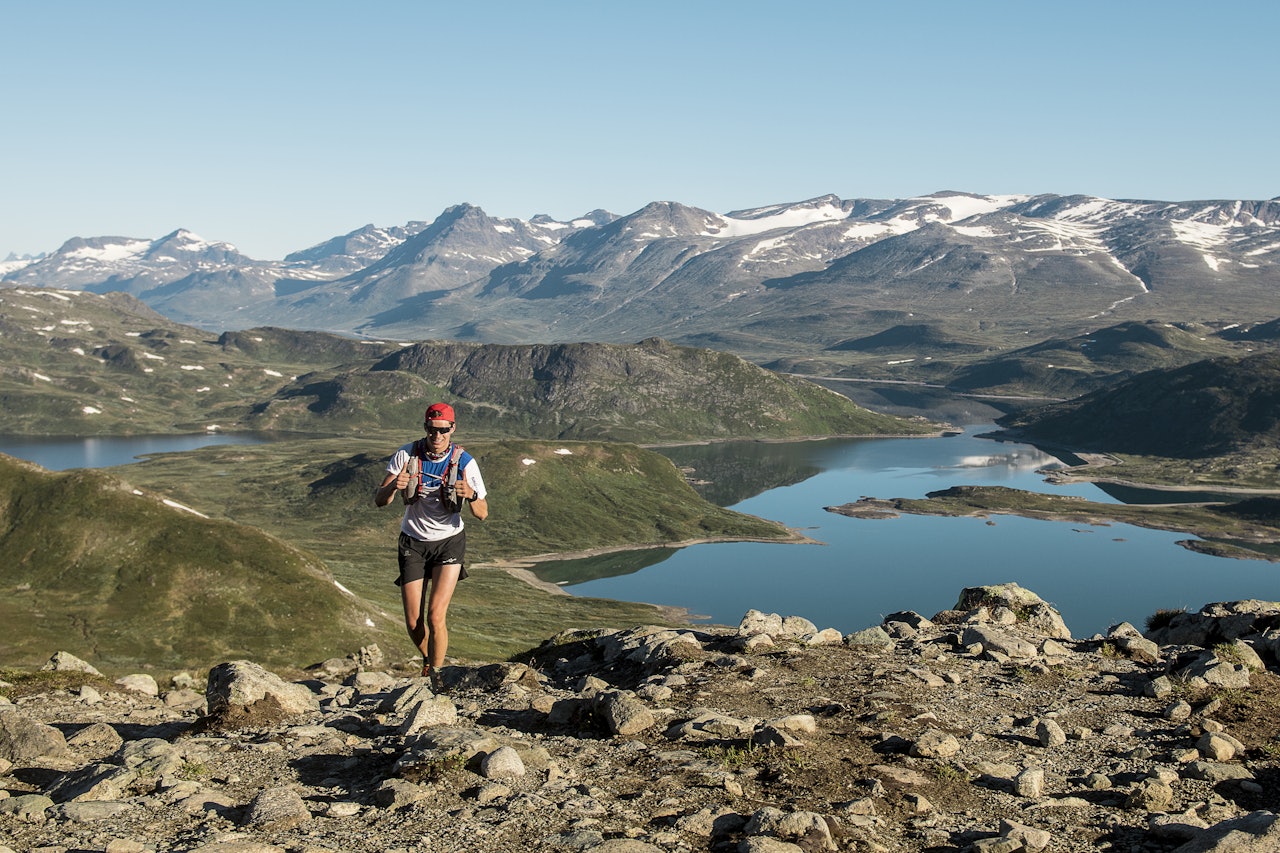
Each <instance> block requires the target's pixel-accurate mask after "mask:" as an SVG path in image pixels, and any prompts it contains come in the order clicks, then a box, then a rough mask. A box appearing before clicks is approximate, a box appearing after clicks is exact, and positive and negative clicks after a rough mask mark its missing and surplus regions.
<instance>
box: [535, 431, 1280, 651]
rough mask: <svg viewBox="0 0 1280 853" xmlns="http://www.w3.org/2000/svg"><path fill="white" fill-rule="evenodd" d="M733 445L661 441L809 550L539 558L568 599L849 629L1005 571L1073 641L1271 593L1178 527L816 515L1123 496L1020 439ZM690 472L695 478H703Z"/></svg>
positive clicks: (925, 608)
mask: <svg viewBox="0 0 1280 853" xmlns="http://www.w3.org/2000/svg"><path fill="white" fill-rule="evenodd" d="M989 429H990V426H989V425H987V426H976V427H971V428H969V429H967V430H966V432H965V433H964V434H963V435H960V436H954V437H948V438H931V439H843V440H831V441H822V442H796V443H787V444H772V443H765V442H739V443H731V444H716V445H710V446H690V447H679V448H671V449H667V450H664V451H663V452H664V453H665V454H667V455H668V456H670V457H671V458H672V459H673V461H675V463H676V464H677V465H678V466H679V467H681V468H684V469H686V470H687V472H688V474H689V476H690V477H691V478H692V479H693V480H694V481H695V483H697V485H696V486H695V487H696V488H698V489H699V491H700V492H702V494H704V496H706V497H708V499H710V500H715V501H716V502H718V503H722V504H724V505H728V506H732V507H733V508H734V509H735V510H738V511H739V512H745V513H750V514H753V515H758V516H762V517H764V518H770V519H773V520H776V521H779V522H782V523H783V524H786V525H787V526H788V527H793V528H800V529H802V530H803V532H804V533H805V534H806V535H808V536H810V537H812V538H813V539H816V540H819V541H820V542H822V543H824V544H822V545H781V544H760V543H725V544H711V545H697V546H693V547H690V548H685V549H680V550H671V549H653V550H646V551H640V552H628V553H626V554H623V555H619V554H612V555H606V556H603V557H598V558H592V559H586V560H573V561H561V562H557V563H546V564H541V565H539V566H538V568H537V573H538V575H539V576H540V577H543V578H545V579H547V580H551V581H553V582H556V583H561V584H564V585H565V586H566V587H567V589H568V590H569V591H570V592H572V593H573V594H575V595H584V596H596V597H602V598H612V599H620V600H624V601H643V602H649V603H653V604H664V605H671V606H676V607H683V608H685V609H687V610H689V611H690V612H691V613H694V614H697V615H699V616H702V617H705V618H707V619H708V620H710V621H711V622H714V623H716V624H729V625H736V624H737V623H738V621H739V620H740V619H741V618H742V615H743V614H744V613H745V612H746V611H747V610H749V609H757V610H764V611H766V612H775V613H780V614H782V615H784V616H786V615H798V616H804V617H806V618H808V619H810V620H812V621H813V622H815V623H817V625H818V627H820V628H825V627H833V628H837V629H839V630H841V631H843V632H846V633H847V632H850V631H854V630H859V629H861V628H865V627H868V626H870V625H874V624H878V623H879V622H880V621H881V619H882V618H883V617H884V616H885V615H887V614H889V613H893V612H895V611H899V610H915V611H918V612H920V613H923V614H924V615H926V616H931V615H933V614H934V613H935V612H937V611H939V610H943V609H947V608H950V607H951V606H953V605H954V604H955V603H956V599H957V597H958V595H959V593H960V590H961V589H963V588H964V587H967V586H977V585H981V584H991V583H1003V582H1006V581H1016V582H1018V583H1019V584H1021V585H1022V586H1024V587H1026V588H1028V589H1031V590H1033V591H1034V592H1036V593H1038V594H1039V595H1040V596H1041V597H1043V598H1045V599H1046V600H1048V601H1050V602H1051V603H1053V604H1054V605H1055V606H1057V607H1058V609H1059V610H1060V611H1061V612H1062V614H1063V618H1064V619H1065V620H1066V623H1067V626H1068V627H1069V628H1070V629H1071V631H1072V633H1073V634H1074V635H1075V636H1089V635H1091V634H1093V633H1095V632H1103V631H1105V630H1106V629H1107V627H1108V626H1110V625H1112V624H1114V623H1116V622H1120V621H1129V622H1133V623H1134V624H1136V625H1138V626H1139V627H1141V626H1142V623H1143V621H1144V620H1145V619H1146V617H1147V616H1149V615H1150V614H1152V613H1154V612H1155V611H1156V610H1158V609H1161V608H1180V607H1187V608H1191V609H1193V610H1194V609H1199V608H1200V606H1201V605H1203V604H1205V603H1207V602H1210V601H1227V600H1236V599H1244V598H1261V599H1268V600H1276V599H1280V572H1277V571H1276V567H1275V566H1273V565H1271V564H1269V563H1266V562H1263V561H1257V560H1230V559H1223V558H1219V557H1210V556H1206V555H1203V554H1197V553H1194V552H1192V551H1188V550H1186V549H1185V548H1182V547H1180V546H1178V545H1177V544H1175V543H1176V542H1178V541H1179V540H1184V539H1189V538H1193V537H1190V536H1188V535H1187V534H1182V533H1170V532H1164V531H1158V530H1146V529H1143V528H1139V527H1133V526H1130V525H1123V524H1116V525H1111V526H1104V525H1083V524H1080V523H1078V522H1072V523H1067V522H1053V521H1037V520H1032V519H1023V518H1016V517H1013V516H993V517H992V519H991V520H990V521H987V520H985V519H975V518H934V517H927V516H903V517H901V518H897V519H888V520H866V519H853V518H847V517H845V516H840V515H836V514H834V513H829V512H826V511H824V510H823V507H825V506H835V505H839V504H843V503H848V502H850V501H854V500H857V499H858V498H859V497H862V496H871V497H881V498H893V497H923V496H924V495H925V494H926V493H927V492H931V491H935V490H938V489H944V488H947V487H949V486H954V485H1001V486H1008V487H1010V488H1017V489H1027V490H1032V491H1041V492H1046V493H1050V494H1058V495H1079V496H1082V497H1085V498H1087V499H1089V500H1092V501H1097V502H1102V503H1117V502H1120V501H1119V500H1118V499H1117V498H1116V497H1113V496H1112V495H1110V494H1108V493H1107V492H1105V491H1103V490H1102V489H1100V488H1098V487H1096V486H1094V485H1092V484H1074V485H1071V486H1067V487H1061V486H1053V485H1049V484H1047V483H1045V482H1044V478H1043V476H1042V475H1040V474H1037V473H1036V471H1037V469H1039V468H1042V467H1045V466H1049V465H1053V464H1055V463H1056V462H1057V460H1055V459H1054V458H1053V457H1051V456H1048V455H1046V454H1044V453H1042V452H1041V451H1039V450H1037V449H1035V448H1033V447H1030V446H1027V445H1020V444H1011V443H997V442H993V441H990V440H986V439H979V438H977V437H976V436H977V434H979V433H982V432H984V431H987V430H989ZM700 481H707V482H705V483H702V482H700Z"/></svg>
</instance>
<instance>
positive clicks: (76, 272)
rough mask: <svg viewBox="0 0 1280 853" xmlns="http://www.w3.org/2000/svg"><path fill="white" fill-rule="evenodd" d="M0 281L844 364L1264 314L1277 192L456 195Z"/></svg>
mask: <svg viewBox="0 0 1280 853" xmlns="http://www.w3.org/2000/svg"><path fill="white" fill-rule="evenodd" d="M5 268H6V269H8V270H9V271H8V272H6V273H5V274H4V276H3V279H2V280H0V281H2V282H3V284H4V285H7V286H15V287H43V288H57V289H68V290H89V291H93V292H97V293H105V292H108V291H123V292H126V293H129V294H132V295H134V296H136V297H137V298H138V299H140V300H141V301H143V302H144V303H146V304H147V305H149V306H150V307H151V308H153V309H155V310H156V311H158V312H160V313H162V314H164V315H166V316H168V317H170V318H171V319H174V320H177V321H179V322H183V323H189V324H192V325H196V326H200V327H202V328H206V329H214V330H221V329H244V328H249V327H253V326H263V325H273V326H282V327H288V328H295V329H313V330H327V331H335V332H341V333H345V334H355V335H361V336H369V337H395V338H401V339H410V340H424V339H431V338H438V339H449V340H457V341H473V342H487V343H526V344H528V343H553V342H567V341H599V342H625V343H632V342H635V341H638V340H641V339H643V338H648V337H652V336H659V337H662V338H665V339H669V340H672V341H675V342H679V343H684V344H690V345H696V346H705V347H710V348H714V349H720V350H729V351H732V352H736V353H738V354H740V355H744V356H746V357H749V358H753V359H754V360H757V361H767V360H768V359H770V358H779V357H794V356H796V355H797V354H811V355H816V356H818V357H820V358H822V359H827V360H831V361H833V362H836V363H838V362H839V361H840V360H841V359H842V358H847V357H851V356H850V354H853V353H856V352H858V351H859V349H858V344H857V342H858V341H860V340H863V339H866V338H870V337H872V336H875V335H883V334H887V335H889V336H890V337H893V336H895V335H896V336H903V335H906V336H908V337H909V336H910V335H911V334H916V333H919V330H920V329H922V328H923V329H932V330H935V332H936V334H937V335H939V336H940V340H941V341H942V342H943V343H944V344H945V343H947V342H951V341H954V342H956V346H957V347H959V348H960V349H962V350H964V349H966V348H968V349H969V350H971V351H977V352H980V351H985V350H991V349H1007V348H1013V347H1017V346H1025V345H1027V344H1033V343H1037V342H1039V341H1041V340H1044V339H1046V338H1049V337H1052V336H1070V335H1075V334H1083V333H1087V332H1090V331H1092V330H1094V329H1097V328H1099V327H1102V326H1106V325H1110V324H1114V323H1120V322H1125V321H1148V320H1160V321H1169V322H1207V323H1219V324H1220V325H1222V326H1226V325H1229V324H1233V323H1256V322H1261V321H1264V320H1272V319H1274V318H1275V316H1276V315H1277V313H1280V312H1278V311H1277V308H1276V306H1277V304H1280V300H1277V298H1276V296H1277V287H1278V285H1280V200H1277V199H1272V200H1269V201H1246V200H1219V201H1193V202H1167V201H1126V200H1110V199H1101V198H1095V197H1091V196H1082V195H1071V196H1060V195H1034V196H1032V195H999V196H997V195H976V194H971V193H962V192H938V193H934V194H931V195H928V196H922V197H918V198H911V199H841V198H838V197H837V196H834V195H828V196H822V197H819V198H815V199H809V200H807V201H801V202H795V203H787V204H777V205H770V206H766V207H759V208H753V209H747V210H738V211H733V212H730V213H727V214H719V213H713V212H710V211H707V210H702V209H699V208H696V207H690V206H686V205H683V204H679V203H676V202H654V203H651V204H649V205H646V206H645V207H643V208H641V209H640V210H637V211H635V212H634V213H631V214H628V215H625V216H618V215H615V214H612V213H609V212H606V211H602V210H597V211H592V212H591V213H588V214H585V215H584V216H582V217H579V218H577V219H573V220H570V221H557V220H554V219H552V218H550V217H547V216H535V217H533V218H532V219H529V220H521V219H498V218H494V217H491V216H489V215H488V214H486V213H485V212H484V211H483V210H481V209H480V208H478V207H474V206H472V205H469V204H459V205H456V206H454V207H450V208H448V209H447V210H445V211H444V212H442V213H441V214H440V215H439V216H438V217H437V218H436V219H435V220H434V221H432V222H430V223H426V222H409V223H406V224H405V225H403V226H397V227H392V228H377V227H374V226H372V225H369V226H365V227H363V228H360V229H357V230H355V231H352V232H350V233H349V234H345V235H341V236H338V237H334V238H332V239H330V240H327V241H324V242H323V243H320V244H318V245H316V246H312V247H310V248H306V249H303V250H300V251H297V252H294V253H291V254H289V255H288V256H287V257H286V258H285V259H284V260H282V261H260V260H255V259H252V258H249V257H247V256H245V255H243V254H241V253H240V252H238V251H237V250H236V249H235V247H234V246H231V245H230V244H227V243H221V242H214V241H208V240H203V239H201V238H199V237H196V236H195V235H193V234H191V233H189V232H187V231H182V230H178V231H175V232H173V233H171V234H168V235H166V236H164V237H162V238H160V239H131V238H123V237H96V238H84V239H82V238H75V239H72V240H68V241H67V242H66V243H64V244H63V245H62V246H61V247H60V248H59V249H58V250H57V251H55V252H52V253H50V254H48V255H46V256H43V257H39V258H31V259H26V260H25V261H23V260H12V261H10V262H8V263H7V265H6V267H5Z"/></svg>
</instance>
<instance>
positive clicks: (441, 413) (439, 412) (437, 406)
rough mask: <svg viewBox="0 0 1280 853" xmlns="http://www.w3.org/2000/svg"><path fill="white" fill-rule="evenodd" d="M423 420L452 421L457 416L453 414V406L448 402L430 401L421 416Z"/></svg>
mask: <svg viewBox="0 0 1280 853" xmlns="http://www.w3.org/2000/svg"><path fill="white" fill-rule="evenodd" d="M423 420H424V421H448V422H449V423H454V422H455V421H456V420H457V418H455V417H454V416H453V406H450V405H449V404H448V403H432V404H431V405H430V406H427V413H426V415H424V416H423Z"/></svg>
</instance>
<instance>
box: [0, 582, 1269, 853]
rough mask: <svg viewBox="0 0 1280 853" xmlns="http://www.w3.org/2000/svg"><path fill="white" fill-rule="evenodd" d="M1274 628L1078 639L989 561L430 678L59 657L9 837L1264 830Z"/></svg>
mask: <svg viewBox="0 0 1280 853" xmlns="http://www.w3.org/2000/svg"><path fill="white" fill-rule="evenodd" d="M459 627H460V628H461V627H462V626H459ZM1277 651H1280V603H1270V602H1233V603H1228V604H1214V605H1208V606H1206V607H1205V608H1204V609H1202V611H1200V612H1199V613H1184V612H1177V613H1163V614H1156V615H1155V616H1153V618H1152V620H1151V626H1149V627H1148V630H1147V632H1146V635H1144V634H1143V633H1142V632H1140V631H1138V630H1137V629H1136V628H1134V627H1133V626H1132V625H1128V624H1123V625H1119V626H1116V627H1114V628H1112V629H1111V630H1110V631H1109V632H1108V635H1107V636H1105V637H1104V636H1095V637H1092V638H1088V639H1077V638H1073V637H1071V635H1070V632H1069V630H1068V629H1067V627H1066V626H1065V625H1064V624H1063V623H1062V620H1061V618H1060V616H1059V615H1058V614H1057V612H1056V611H1055V610H1053V608H1052V607H1050V606H1049V605H1047V604H1045V603H1044V602H1042V601H1041V600H1040V599H1039V598H1038V597H1036V596H1035V595H1034V594H1032V593H1029V592H1028V591H1026V590H1022V589H1020V588H1018V587H1016V586H1013V585H1003V586H999V587H978V588H973V589H967V590H964V591H963V592H962V594H961V595H960V598H959V600H958V602H957V604H956V608H955V609H954V610H950V611H944V612H942V613H939V614H935V615H934V616H933V617H932V618H925V617H923V616H922V615H920V614H916V613H912V612H902V613H896V614H892V615H891V616H889V617H887V618H886V619H885V620H884V622H883V624H881V625H879V626H876V627H873V628H869V629H867V630H865V631H860V632H857V633H855V634H851V635H847V636H841V634H840V633H839V632H837V631H834V630H830V629H827V630H818V628H817V626H814V625H813V624H812V623H810V622H808V621H807V620H804V619H803V618H798V617H788V618H783V617H781V616H778V615H774V614H767V613H762V612H757V611H751V612H750V613H748V614H747V615H746V617H745V618H744V619H743V621H742V624H741V625H740V626H739V627H737V628H727V627H703V626H698V627H688V628H686V629H682V630H668V629H661V628H649V627H639V628H634V629H631V630H624V631H565V632H563V633H561V634H559V635H558V636H556V637H554V638H552V639H550V640H548V641H546V642H545V643H543V644H542V645H541V646H540V647H539V648H537V649H535V650H533V651H531V652H529V653H528V654H527V655H524V656H522V658H521V660H519V661H511V662H502V663H470V662H468V663H463V662H455V663H453V664H452V665H450V666H448V667H447V668H446V669H445V670H444V672H443V674H444V681H445V685H444V688H445V689H444V690H443V691H442V692H440V693H438V694H437V693H433V692H432V691H431V690H430V688H429V686H428V683H427V681H426V680H425V679H422V678H417V677H413V676H414V675H415V674H416V673H415V672H414V671H413V670H412V669H411V668H410V665H409V664H392V665H387V664H385V663H384V662H383V660H382V653H381V652H380V651H379V650H378V649H377V648H376V647H367V648H365V649H361V650H360V651H359V652H357V653H354V654H352V655H351V656H349V657H348V658H345V659H334V660H329V661H326V662H324V663H322V664H318V665H315V666H313V667H311V668H310V669H309V670H307V671H306V672H305V673H304V674H303V677H301V678H298V679H296V680H293V681H288V680H285V679H284V678H282V677H280V676H279V675H277V674H275V673H272V672H269V671H267V670H265V669H263V668H262V667H260V666H258V665H256V664H254V663H251V662H248V661H234V662H228V663H224V664H221V665H219V666H217V667H215V668H214V669H212V670H211V671H210V672H209V673H208V674H207V677H204V676H203V675H202V676H201V678H200V679H195V678H190V677H185V676H178V677H176V678H174V679H173V680H172V681H173V683H172V684H165V685H163V686H160V685H157V684H156V682H155V679H154V678H152V677H151V676H149V675H145V674H142V675H134V676H126V677H124V678H121V679H119V680H115V681H112V680H110V679H107V678H104V677H102V676H101V675H99V674H97V673H96V672H95V671H93V670H92V667H91V666H90V665H89V664H86V663H84V662H82V661H77V660H76V659H74V658H72V657H70V656H69V655H66V654H62V653H59V654H56V655H54V657H53V658H52V659H51V660H50V662H49V664H48V665H47V667H46V669H49V670H51V671H50V672H47V673H40V674H38V676H39V677H37V674H31V673H24V674H15V673H14V672H13V671H12V670H10V671H8V677H9V678H10V679H11V682H10V683H7V684H5V685H3V687H2V688H0V692H3V694H4V695H6V696H8V697H9V700H7V701H6V702H4V703H3V704H0V850H6V849H7V850H22V851H27V850H37V851H47V853H53V851H109V853H141V851H151V850H156V851H160V850H179V851H197V850H198V851H207V852H208V851H245V853H248V852H249V851H253V853H257V852H258V851H296V853H303V851H316V852H317V853H318V851H351V853H354V851H403V853H409V851H451V850H452V851H462V850H468V851H469V850H484V851H531V850H565V851H598V852H600V851H603V853H646V852H648V853H653V852H654V851H670V852H671V853H675V851H702V850H707V851H744V853H795V851H815V852H816V851H911V853H923V851H968V850H972V851H978V852H979V853H1016V851H1020V850H1025V851H1039V850H1046V851H1072V853H1075V852H1076V851H1093V850H1111V851H1124V853H1130V851H1134V852H1135V853H1136V851H1144V852H1145V851H1150V853H1173V851H1177V853H1193V851H1200V853H1204V851H1215V853H1224V851H1228V850H1230V851H1258V853H1260V851H1264V850H1266V851H1274V850H1277V849H1280V821H1278V820H1277V814H1276V813H1277V811H1280V713H1277V712H1278V711H1280V679H1278V678H1277V676H1276V674H1275V673H1274V672H1273V671H1268V668H1267V667H1268V666H1271V667H1272V668H1273V669H1274V667H1275V665H1276V654H1277ZM300 672H301V671H300ZM19 675H21V676H22V677H19ZM33 685H39V686H38V687H36V686H33Z"/></svg>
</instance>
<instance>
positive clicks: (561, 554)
mask: <svg viewBox="0 0 1280 853" xmlns="http://www.w3.org/2000/svg"><path fill="white" fill-rule="evenodd" d="M788 533H789V535H788V536H786V537H782V538H778V539H766V538H764V537H762V536H707V537H700V538H697V539H684V540H681V541H679V542H657V543H654V542H646V543H642V544H630V545H609V546H601V547H599V548H587V549H584V550H581V551H558V552H553V553H545V554H533V555H531V556H528V557H513V558H510V559H506V560H491V561H488V562H484V563H476V564H475V566H474V568H476V569H498V570H500V571H504V572H506V573H507V574H508V575H510V576H511V577H513V578H515V579H516V580H519V581H523V582H524V583H527V584H528V585H529V586H532V587H534V588H535V589H540V590H542V591H543V592H547V593H550V594H552V595H567V596H571V597H573V593H572V592H569V591H568V590H567V589H565V588H564V587H562V586H560V585H558V584H554V583H551V582H550V581H544V580H542V579H541V578H539V577H538V576H537V574H536V573H535V572H534V571H533V569H532V567H533V566H536V565H537V564H538V563H550V562H553V561H557V560H582V559H587V558H589V557H599V556H603V555H605V554H618V553H621V552H624V551H646V550H652V549H656V548H666V549H669V550H672V551H677V550H679V549H681V548H687V547H690V546H692V545H714V544H717V543H729V542H758V543H761V544H764V545H825V544H826V543H824V542H821V541H819V540H817V539H813V538H811V537H809V536H805V535H804V534H803V533H801V532H799V531H798V530H795V529H790V528H789V529H788ZM631 603H633V604H643V605H645V606H647V607H652V608H654V609H656V610H658V611H659V612H660V613H662V614H664V615H665V616H666V617H668V618H669V619H670V620H671V621H676V622H683V623H689V624H691V623H692V622H693V621H694V620H696V619H698V618H700V617H698V616H697V615H696V614H693V613H690V612H689V610H688V609H687V608H684V607H677V606H675V605H669V604H653V603H652V602H648V601H636V602H631Z"/></svg>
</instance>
